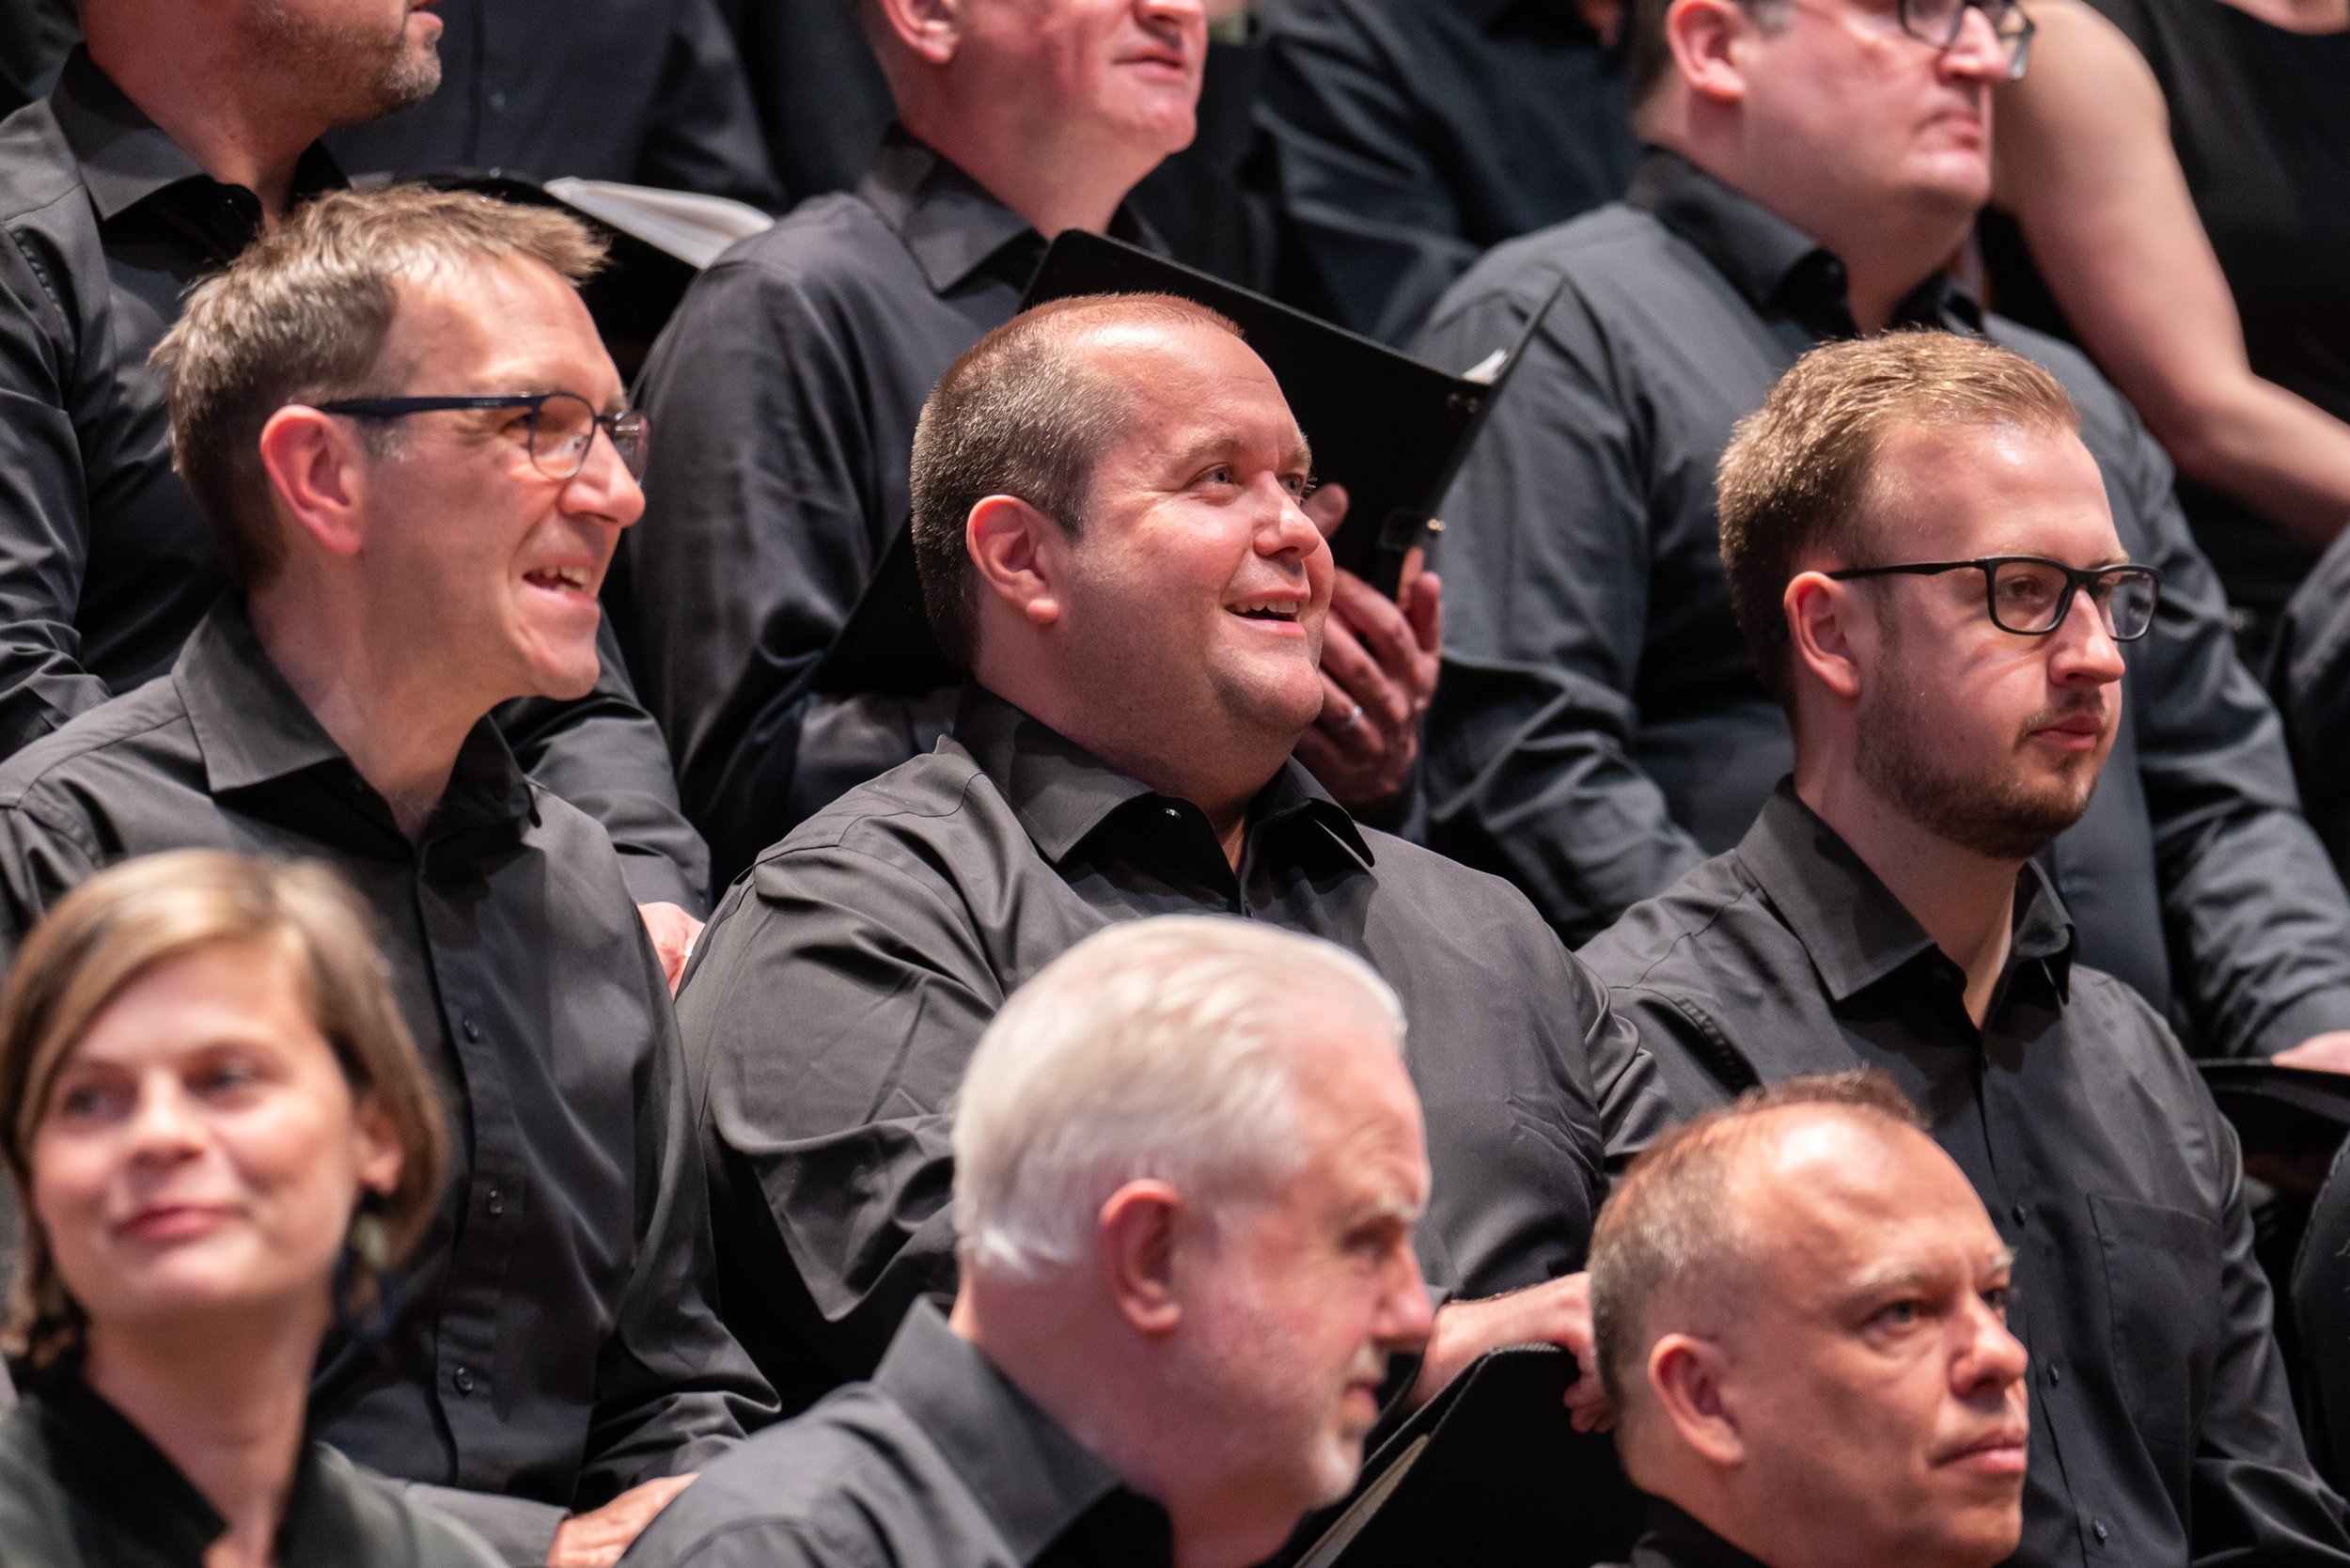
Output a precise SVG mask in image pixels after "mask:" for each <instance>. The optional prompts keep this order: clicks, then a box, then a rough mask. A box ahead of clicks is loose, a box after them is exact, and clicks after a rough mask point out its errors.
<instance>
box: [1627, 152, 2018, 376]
mask: <svg viewBox="0 0 2350 1568" xmlns="http://www.w3.org/2000/svg"><path fill="white" fill-rule="evenodd" d="M1624 200H1625V202H1626V203H1627V204H1629V205H1631V206H1633V207H1637V208H1638V209H1640V210H1641V211H1642V212H1647V213H1649V214H1650V215H1651V216H1653V217H1654V218H1655V219H1656V221H1657V222H1659V223H1661V224H1663V225H1664V226H1665V227H1667V228H1669V229H1671V230H1672V231H1673V232H1674V233H1675V234H1678V235H1680V236H1681V237H1682V238H1683V239H1684V240H1686V241H1687V242H1688V243H1690V244H1692V245H1695V246H1696V247H1697V248H1698V250H1699V252H1700V254H1702V255H1703V256H1704V257H1705V259H1707V260H1708V261H1711V262H1712V263H1713V264H1714V267H1715V269H1716V271H1717V272H1719V273H1720V274H1722V275H1723V276H1724V277H1726V278H1728V279H1729V280H1730V282H1731V286H1732V287H1734V288H1735V289H1736V290H1738V291H1739V292H1740V293H1741V294H1744V295H1745V296H1746V298H1747V303H1748V304H1750V305H1751V306H1754V308H1755V309H1756V310H1757V311H1761V312H1765V313H1768V312H1775V311H1784V312H1787V313H1789V314H1792V315H1794V317H1795V318H1796V319H1797V320H1798V321H1802V322H1803V324H1804V325H1805V326H1806V327H1808V328H1810V330H1811V332H1812V334H1813V335H1814V336H1815V337H1852V336H1854V327H1853V321H1852V312H1851V307H1850V306H1849V304H1848V302H1847V295H1846V289H1845V282H1844V264H1843V263H1842V262H1841V261H1839V260H1838V259H1836V257H1835V256H1834V255H1832V254H1831V253H1830V252H1829V251H1828V250H1827V248H1826V247H1825V246H1824V245H1822V244H1820V243H1818V242H1817V241H1815V240H1813V239H1812V238H1811V237H1810V235H1808V234H1806V233H1804V232H1803V231H1802V230H1801V229H1799V228H1797V227H1794V225H1793V224H1791V223H1789V222H1787V221H1786V220H1785V219H1784V218H1781V217H1779V216H1778V214H1777V213H1775V212H1771V211H1769V210H1768V209H1766V208H1764V207H1763V205H1762V204H1761V203H1760V202H1757V201H1754V200H1752V199H1750V198H1749V197H1747V196H1743V195H1741V194H1740V193H1739V192H1737V191H1734V190H1732V189H1731V187H1730V186H1729V185H1727V184H1725V183H1723V182H1722V181H1721V180H1718V179H1716V178H1715V177H1714V176H1713V175H1711V174H1709V173H1707V172H1706V171H1705V170H1703V169H1701V168H1700V167H1698V166H1697V165H1695V164H1693V163H1691V162H1689V160H1688V159H1686V158H1684V157H1683V156H1682V155H1681V154H1679V153H1677V152H1673V151H1670V150H1669V149H1665V148H1661V147H1651V148H1649V149H1647V150H1646V151H1645V152H1644V153H1643V154H1642V155H1641V158H1640V162H1639V165H1638V166H1637V168H1635V169H1634V170H1633V174H1632V183H1631V185H1630V186H1629V187H1628V188H1627V189H1626V191H1625V192H1624ZM1893 320H1894V323H1895V324H1896V325H1906V326H1937V327H1942V328H1944V329H1946V330H1949V331H1959V332H1967V333H1972V334H1975V335H1977V336H1980V335H1981V334H1982V323H1983V317H1982V306H1979V305H1977V304H1976V303H1975V301H1974V300H1973V299H1972V298H1970V297H1969V296H1968V295H1967V293H1966V290H1964V289H1961V288H1960V287H1959V285H1958V281H1957V280H1956V279H1955V278H1953V277H1951V274H1949V273H1947V272H1942V271H1939V270H1937V271H1935V273H1934V274H1932V275H1930V276H1928V277H1927V278H1926V279H1925V280H1924V281H1923V282H1921V283H1919V286H1918V287H1917V288H1916V289H1914V290H1910V292H1909V294H1908V296H1907V297H1906V298H1904V300H1903V301H1902V302H1901V304H1900V305H1899V306H1896V307H1895V309H1894V312H1893Z"/></svg>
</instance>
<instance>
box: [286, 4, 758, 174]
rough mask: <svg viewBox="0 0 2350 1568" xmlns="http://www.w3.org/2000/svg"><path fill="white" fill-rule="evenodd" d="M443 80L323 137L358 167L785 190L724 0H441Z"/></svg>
mask: <svg viewBox="0 0 2350 1568" xmlns="http://www.w3.org/2000/svg"><path fill="white" fill-rule="evenodd" d="M433 11H434V14H435V15H437V16H439V17H440V18H441V23H442V27H441V86H440V90H438V91H437V92H435V93H434V94H433V95H432V96H431V97H430V98H428V99H426V100H425V101H424V102H421V103H416V104H412V105H411V106H410V107H408V108H405V109H402V110H400V111H399V113H397V114H392V115H386V116H384V118H382V119H379V120H373V121H370V122H369V123H368V124H366V125H354V126H349V127H346V128H344V129H343V130H340V131H336V132H333V133H329V134H328V136H327V138H326V145H327V146H328V147H330V148H332V149H334V152H335V156H336V157H337V159H338V160H339V161H340V162H341V164H342V165H343V167H345V168H346V169H349V170H350V171H351V172H352V173H353V174H369V173H374V172H376V171H378V170H387V171H389V172H391V173H394V174H400V175H418V174H435V173H440V172H442V171H445V170H451V169H505V170H508V171H510V172H513V173H518V174H526V175H530V176H532V177H534V178H537V179H540V180H547V179H552V178H554V177H555V176H556V175H577V176H579V177H580V178H582V179H586V180H627V181H629V182H630V183H632V184H637V185H660V186H665V187H667V188H668V189H671V190H679V191H698V192H701V193H703V194H704V195H708V196H732V197H733V198H734V199H735V200H737V201H747V202H750V203H752V204H753V205H754V206H759V207H764V208H767V209H769V210H771V211H772V210H774V209H776V208H777V207H780V206H781V205H782V204H783V191H782V188H781V187H780V186H779V185H778V184H777V183H776V176H775V170H774V169H773V168H771V167H770V166H769V165H768V162H767V144H766V138H765V135H764V134H763V133H762V132H761V131H760V123H759V112H758V110H757V108H756V107H754V106H753V104H752V102H751V89H750V83H749V82H748V80H747V79H746V78H745V77H744V72H743V59H742V56H741V55H739V54H738V53H737V52H736V50H735V43H734V35H733V34H732V33H731V32H729V30H728V28H727V24H726V22H725V19H724V18H723V17H722V16H721V15H720V13H719V8H718V4H717V0H437V3H436V4H435V5H434V7H433Z"/></svg>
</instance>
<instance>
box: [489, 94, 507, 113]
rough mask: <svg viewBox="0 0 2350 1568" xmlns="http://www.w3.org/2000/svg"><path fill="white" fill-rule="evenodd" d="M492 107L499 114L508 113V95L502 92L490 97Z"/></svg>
mask: <svg viewBox="0 0 2350 1568" xmlns="http://www.w3.org/2000/svg"><path fill="white" fill-rule="evenodd" d="M490 107H491V108H493V109H495V110H496V111H497V112H498V113H499V114H504V113H506V95H505V94H504V93H502V92H493V93H492V94H491V95H490Z"/></svg>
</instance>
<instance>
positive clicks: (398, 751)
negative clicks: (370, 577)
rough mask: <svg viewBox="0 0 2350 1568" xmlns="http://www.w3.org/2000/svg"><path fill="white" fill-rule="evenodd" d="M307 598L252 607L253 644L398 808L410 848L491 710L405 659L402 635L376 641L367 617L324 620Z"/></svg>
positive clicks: (272, 594)
mask: <svg viewBox="0 0 2350 1568" xmlns="http://www.w3.org/2000/svg"><path fill="white" fill-rule="evenodd" d="M304 592H305V589H302V588H296V587H295V585H293V584H290V583H278V584H273V585H272V586H271V587H270V588H267V589H265V590H262V591H259V592H256V593H255V594H254V595H253V597H252V601H251V606H250V609H251V615H252V619H253V630H254V634H255V635H257V636H258V638H259V639H260V643H261V647H262V650H263V651H265V652H267V653H268V655H269V659H270V663H271V664H273V665H274V666H277V672H278V673H279V674H280V675H282V676H284V677H285V678H286V683H287V684H288V685H290V686H291V687H292V688H293V690H294V695H295V696H296V697H299V698H301V699H302V704H303V706H304V707H305V708H307V709H308V710H309V711H310V714H311V716H312V717H314V718H316V719H317V720H318V721H319V725H320V727H321V729H324V730H325V731H326V732H327V734H328V735H330V736H331V737H333V739H334V742H335V744H336V745H338V746H340V747H341V748H342V752H343V755H344V756H346V757H348V758H350V759H351V765H352V767H354V768H356V769H358V770H359V776H360V777H362V778H364V779H366V780H367V781H368V784H370V785H372V786H373V787H374V789H375V792H376V793H378V794H380V795H382V796H383V797H384V804H385V805H387V806H389V807H390V808H391V809H392V817H393V820H394V821H395V822H397V823H399V829H400V831H401V832H402V833H404V834H406V835H407V836H408V837H409V838H410V839H418V838H420V837H422V835H423V832H424V826H425V823H427V822H428V821H429V820H430V819H431V815H432V811H433V808H435V807H437V806H438V805H440V803H441V796H442V795H443V794H444V793H445V792H446V791H447V789H448V780H449V775H450V773H451V772H452V771H453V770H454V769H455V767H456V765H457V754H458V752H459V751H460V750H461V749H462V747H463V746H464V744H465V737H466V736H467V735H469V734H470V733H472V731H473V728H474V726H475V725H476V724H478V723H479V722H480V721H481V717H482V715H483V714H484V713H488V712H489V710H490V707H491V706H493V704H490V703H486V702H476V701H469V700H467V699H466V698H464V697H463V696H462V693H460V692H458V691H456V690H455V689H454V688H453V687H452V685H451V683H450V682H447V681H446V679H444V674H445V672H440V671H435V670H431V669H428V668H425V667H424V666H421V665H420V664H419V663H417V662H416V661H415V660H414V659H412V658H410V657H408V656H406V655H405V654H404V653H403V650H404V649H406V648H407V647H408V643H407V642H406V641H404V640H403V639H402V638H401V637H399V636H398V635H388V634H387V635H370V633H369V629H368V622H367V619H366V617H365V615H364V614H363V613H361V612H359V611H358V610H356V609H355V608H354V609H353V610H352V613H349V614H335V613H327V610H326V606H325V605H324V604H321V603H317V602H312V603H306V604H305V602H304V600H303V598H302V595H303V593H304Z"/></svg>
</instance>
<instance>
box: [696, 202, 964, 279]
mask: <svg viewBox="0 0 2350 1568" xmlns="http://www.w3.org/2000/svg"><path fill="white" fill-rule="evenodd" d="M703 275H704V276H705V277H709V278H713V279H716V280H721V281H723V280H726V279H729V278H736V279H740V278H744V277H748V278H751V279H753V280H755V281H756V282H757V283H758V284H759V285H760V286H762V287H768V288H772V289H776V290H792V291H796V292H799V293H803V294H807V295H808V296H810V297H813V298H823V297H824V296H827V295H845V294H856V293H871V292H874V291H876V290H881V289H883V288H885V287H886V286H888V285H889V284H891V283H893V282H896V281H899V280H901V277H902V278H911V279H914V280H915V281H917V282H918V281H919V274H918V273H917V272H916V270H915V267H914V259H913V257H912V255H911V253H909V252H908V251H907V249H906V246H905V242H904V241H903V240H901V238H899V236H898V234H897V232H896V231H895V230H894V229H892V228H891V227H889V226H888V225H887V224H886V223H885V222H883V221H882V216H881V214H880V213H879V212H875V211H874V210H873V208H872V206H871V204H870V203H869V202H867V201H866V200H865V199H864V198H863V197H861V196H857V195H856V194H855V193H854V192H851V191H830V192H827V193H825V194H824V195H823V196H810V197H808V198H807V200H806V201H803V202H801V203H800V204H799V205H798V206H796V207H794V208H792V209H791V212H787V213H785V214H784V215H783V216H782V217H781V218H779V219H777V220H776V222H775V223H774V224H773V225H772V226H770V227H767V228H765V229H762V230H761V231H760V232H759V233H757V234H754V235H752V236H750V237H749V238H748V239H745V240H740V241H737V242H736V243H734V244H733V245H731V246H729V248H728V249H727V250H726V251H725V252H724V253H723V254H721V255H720V256H719V258H718V259H717V260H715V261H713V262H712V263H711V264H710V267H709V268H708V269H707V271H706V272H705V273H704V274H703Z"/></svg>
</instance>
